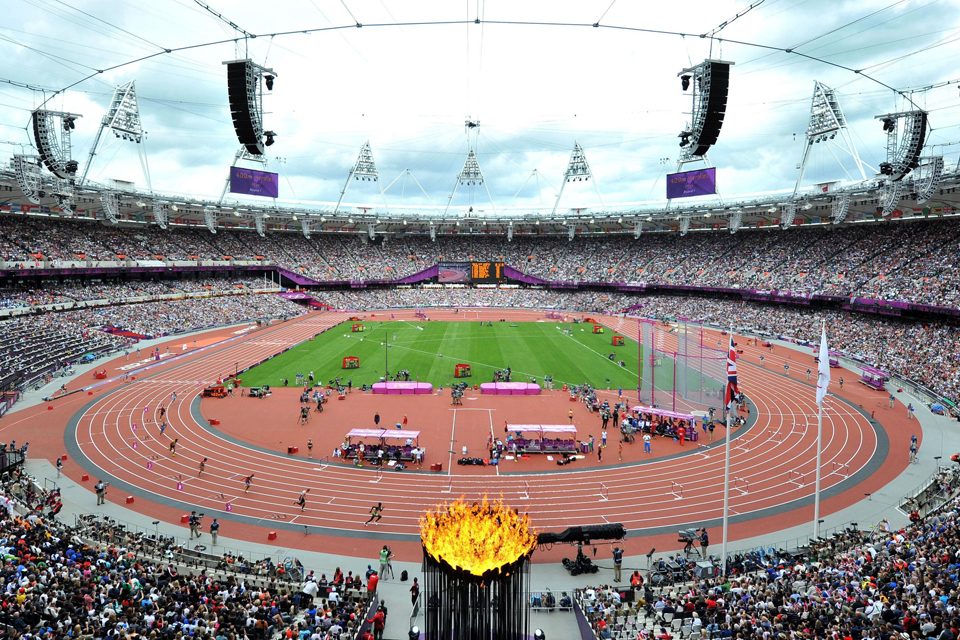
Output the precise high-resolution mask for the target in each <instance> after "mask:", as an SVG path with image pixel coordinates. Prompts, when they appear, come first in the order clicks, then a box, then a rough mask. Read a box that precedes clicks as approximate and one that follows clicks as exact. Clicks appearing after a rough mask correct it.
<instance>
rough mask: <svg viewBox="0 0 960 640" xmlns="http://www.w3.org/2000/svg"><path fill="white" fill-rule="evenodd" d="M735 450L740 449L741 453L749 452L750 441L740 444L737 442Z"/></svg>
mask: <svg viewBox="0 0 960 640" xmlns="http://www.w3.org/2000/svg"><path fill="white" fill-rule="evenodd" d="M737 448H738V449H740V450H741V451H746V452H749V451H750V441H749V440H743V441H742V442H738V443H737Z"/></svg>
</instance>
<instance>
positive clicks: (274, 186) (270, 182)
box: [230, 167, 280, 198]
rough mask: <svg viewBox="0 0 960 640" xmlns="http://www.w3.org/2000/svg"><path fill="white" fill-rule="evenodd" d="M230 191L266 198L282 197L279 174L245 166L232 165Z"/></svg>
mask: <svg viewBox="0 0 960 640" xmlns="http://www.w3.org/2000/svg"><path fill="white" fill-rule="evenodd" d="M230 193H242V194H244V195H247V196H263V197H265V198H279V197H280V183H279V182H278V181H277V174H275V173H270V172H268V171H257V170H256V169H244V168H243V167H230Z"/></svg>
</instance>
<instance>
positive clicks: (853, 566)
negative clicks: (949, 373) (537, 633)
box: [573, 499, 960, 640]
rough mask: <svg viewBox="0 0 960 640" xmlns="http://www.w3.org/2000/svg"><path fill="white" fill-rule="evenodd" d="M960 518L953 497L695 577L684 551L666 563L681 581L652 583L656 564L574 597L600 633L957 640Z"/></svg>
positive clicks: (629, 637) (615, 638)
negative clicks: (922, 513) (906, 519)
mask: <svg viewBox="0 0 960 640" xmlns="http://www.w3.org/2000/svg"><path fill="white" fill-rule="evenodd" d="M958 515H960V504H958V501H957V500H956V499H953V500H952V501H951V502H950V503H949V504H948V505H947V507H946V508H944V509H943V510H941V511H939V512H935V513H933V514H931V515H929V516H928V517H926V518H919V517H917V518H914V519H913V520H914V521H913V522H912V523H911V524H910V525H908V526H906V527H904V528H902V529H893V528H892V527H891V526H890V524H889V523H888V522H887V521H886V520H882V521H881V522H880V523H879V524H878V525H877V526H876V527H875V528H874V530H873V531H868V532H864V531H858V530H853V529H851V530H847V531H845V532H842V533H839V534H837V535H836V536H834V537H833V538H831V539H830V540H826V541H824V542H821V543H818V544H816V545H814V546H813V547H811V548H809V549H805V550H801V551H800V552H798V553H786V552H783V551H777V550H770V551H772V553H767V552H765V553H762V554H761V553H758V552H749V553H747V554H742V555H739V556H737V559H736V561H735V562H731V563H730V569H731V571H730V573H729V575H728V577H727V578H718V577H703V578H697V577H695V576H694V575H693V574H692V570H691V569H692V568H691V566H690V563H689V562H688V561H687V560H686V558H685V557H684V556H679V557H677V558H675V559H674V558H671V559H670V561H669V563H668V564H669V566H671V567H680V568H681V569H682V570H684V571H683V575H681V576H678V580H677V581H676V582H677V583H676V584H674V585H671V586H669V587H656V588H655V587H654V586H653V585H651V584H649V583H648V580H647V578H648V577H657V575H659V570H658V569H655V570H654V573H653V574H652V576H651V574H647V572H640V571H634V573H633V574H632V575H631V576H630V577H629V578H628V580H629V585H628V586H622V585H620V584H613V585H600V586H598V587H587V588H585V589H578V590H577V591H576V592H575V593H574V596H573V599H574V600H575V601H576V602H577V604H578V605H579V606H580V608H581V610H583V611H584V613H585V616H586V618H587V621H588V622H589V623H590V626H591V628H592V629H593V631H594V633H595V634H596V637H597V638H600V639H612V640H621V639H622V640H635V639H638V638H642V639H646V638H651V637H654V636H655V637H656V638H658V639H661V640H671V639H672V638H675V637H678V636H679V637H680V638H764V639H767V638H769V639H771V640H786V639H789V638H796V639H799V638H835V639H837V640H840V639H843V638H846V639H848V640H869V639H891V638H892V639H897V640H900V639H901V638H902V639H904V640H909V639H914V640H921V639H925V640H956V638H958V637H960V615H958V609H957V604H958V603H957V566H958V563H957V553H958V548H960V517H958ZM655 564H656V563H655ZM644 574H647V575H644ZM625 595H626V596H628V597H624V596H625Z"/></svg>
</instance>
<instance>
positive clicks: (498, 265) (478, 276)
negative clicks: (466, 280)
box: [470, 262, 503, 282]
mask: <svg viewBox="0 0 960 640" xmlns="http://www.w3.org/2000/svg"><path fill="white" fill-rule="evenodd" d="M470 280H471V281H472V282H503V263H502V262H474V263H471V265H470Z"/></svg>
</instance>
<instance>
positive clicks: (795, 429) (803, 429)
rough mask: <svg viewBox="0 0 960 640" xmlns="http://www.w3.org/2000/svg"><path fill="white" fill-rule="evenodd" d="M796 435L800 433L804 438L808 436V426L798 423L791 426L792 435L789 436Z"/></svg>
mask: <svg viewBox="0 0 960 640" xmlns="http://www.w3.org/2000/svg"><path fill="white" fill-rule="evenodd" d="M795 433H799V434H800V435H802V436H805V435H807V424H806V423H803V424H798V423H796V422H794V423H792V424H791V425H790V433H788V434H787V435H791V436H792V435H793V434H795Z"/></svg>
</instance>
